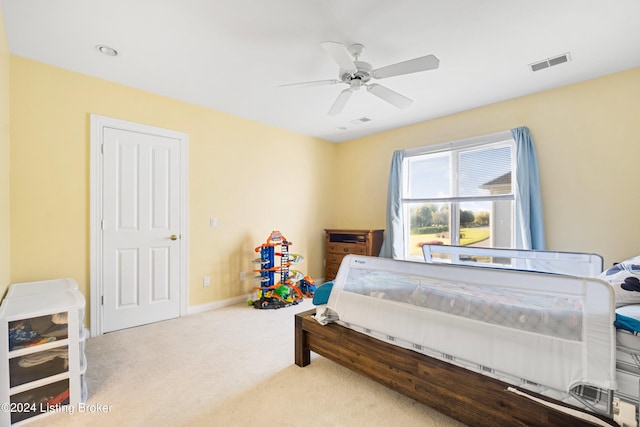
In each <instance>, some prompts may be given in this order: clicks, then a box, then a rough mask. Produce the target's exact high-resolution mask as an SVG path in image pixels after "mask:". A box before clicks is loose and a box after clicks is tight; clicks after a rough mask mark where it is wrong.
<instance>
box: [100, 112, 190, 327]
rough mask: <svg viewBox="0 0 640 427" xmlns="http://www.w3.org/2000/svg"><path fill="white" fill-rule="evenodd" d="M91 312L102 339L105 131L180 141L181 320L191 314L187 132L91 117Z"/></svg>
mask: <svg viewBox="0 0 640 427" xmlns="http://www.w3.org/2000/svg"><path fill="white" fill-rule="evenodd" d="M90 127H91V131H90V146H91V147H90V157H91V160H90V179H91V184H90V199H91V201H90V214H89V217H90V248H89V253H90V290H89V295H90V298H89V299H90V309H91V329H90V332H91V336H99V335H102V334H103V333H104V332H103V330H104V329H103V305H102V296H103V289H104V284H103V283H102V259H103V253H102V243H103V242H102V209H103V204H102V202H103V176H104V175H103V161H102V144H103V138H104V132H103V130H104V128H114V129H119V130H125V131H131V132H138V133H147V134H150V135H159V136H164V137H168V138H172V139H177V140H179V141H180V192H181V200H180V230H181V231H180V239H179V242H180V243H179V244H180V254H181V256H180V274H179V277H180V279H179V280H180V317H182V316H185V315H186V314H187V309H188V303H187V302H188V300H189V286H188V283H189V280H188V279H189V272H188V265H189V263H188V247H189V244H188V242H189V233H188V231H189V228H188V206H189V205H188V188H189V187H188V176H189V174H188V157H187V156H188V153H189V136H188V135H187V134H186V133H184V132H179V131H174V130H170V129H164V128H160V127H155V126H149V125H145V124H141V123H135V122H129V121H126V120H120V119H115V118H112V117H106V116H101V115H97V114H90Z"/></svg>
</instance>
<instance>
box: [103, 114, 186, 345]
mask: <svg viewBox="0 0 640 427" xmlns="http://www.w3.org/2000/svg"><path fill="white" fill-rule="evenodd" d="M124 127H126V126H124ZM149 130H150V129H149V128H147V127H142V128H140V129H136V128H135V126H134V127H133V128H130V127H129V128H122V127H110V126H103V127H102V130H101V139H102V144H101V149H100V152H101V153H100V157H101V170H102V179H101V181H102V186H101V193H102V195H101V202H102V203H101V209H98V210H99V211H101V212H100V215H99V216H100V217H101V219H100V225H99V228H100V230H98V233H99V234H100V239H99V240H100V241H101V247H100V250H99V252H100V253H101V257H100V259H99V260H98V263H99V264H100V265H99V267H97V270H98V274H97V276H98V277H97V280H98V282H99V283H101V290H102V292H101V296H100V301H99V306H98V309H99V310H100V311H101V328H99V329H100V331H99V332H100V333H103V332H110V331H114V330H118V329H123V328H129V327H133V326H139V325H143V324H147V323H152V322H157V321H161V320H166V319H171V318H174V317H178V316H180V314H181V307H182V302H183V301H182V299H183V295H184V292H182V288H183V287H184V286H186V283H183V278H184V277H185V275H184V274H181V270H182V269H183V268H184V265H185V263H184V260H183V259H182V257H184V256H185V254H184V253H183V252H185V251H184V245H183V244H182V243H183V241H182V238H183V234H184V230H183V226H184V218H182V215H183V212H184V209H183V206H182V204H183V203H184V200H185V199H184V195H183V194H182V192H183V191H184V189H183V185H182V182H183V181H182V180H183V174H184V171H183V170H182V168H183V161H182V159H181V156H182V155H183V150H182V145H181V144H182V143H183V141H182V140H181V139H180V138H176V137H175V136H174V135H172V134H169V135H163V134H162V132H155V131H154V132H150V131H149ZM152 130H155V129H152ZM92 292H93V290H92ZM92 329H94V325H93V317H92Z"/></svg>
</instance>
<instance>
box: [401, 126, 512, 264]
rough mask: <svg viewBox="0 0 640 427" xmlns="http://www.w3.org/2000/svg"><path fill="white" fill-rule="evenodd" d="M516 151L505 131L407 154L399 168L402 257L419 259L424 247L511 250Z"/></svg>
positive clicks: (411, 151) (508, 134)
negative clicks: (446, 246) (400, 169)
mask: <svg viewBox="0 0 640 427" xmlns="http://www.w3.org/2000/svg"><path fill="white" fill-rule="evenodd" d="M487 139H488V140H487ZM514 152H515V142H514V140H513V137H512V136H511V134H510V133H509V132H506V133H500V134H494V135H490V136H489V138H482V139H474V140H467V141H461V142H457V143H448V144H444V145H437V146H432V147H425V148H422V149H419V150H408V151H407V155H406V157H405V159H404V161H403V164H402V170H403V180H402V182H403V188H402V207H403V218H404V220H403V222H404V242H405V245H406V247H405V254H406V255H405V256H406V258H407V259H422V244H424V243H432V244H433V243H436V244H445V245H474V246H485V247H503V248H513V247H515V244H514V236H515V233H514V222H515V221H514V212H515V185H513V184H512V181H513V180H512V176H515V158H514V157H515V156H514Z"/></svg>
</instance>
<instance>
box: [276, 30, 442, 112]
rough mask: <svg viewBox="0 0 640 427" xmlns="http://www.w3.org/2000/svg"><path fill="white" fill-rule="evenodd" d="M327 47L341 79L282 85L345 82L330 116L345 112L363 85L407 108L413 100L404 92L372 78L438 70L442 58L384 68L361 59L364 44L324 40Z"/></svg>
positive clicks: (422, 58)
mask: <svg viewBox="0 0 640 427" xmlns="http://www.w3.org/2000/svg"><path fill="white" fill-rule="evenodd" d="M321 45H322V47H323V48H324V50H325V51H326V52H327V53H328V54H329V55H330V56H331V57H332V58H333V60H334V61H335V62H336V63H337V64H338V65H339V66H340V70H339V72H338V78H337V79H332V80H316V81H311V82H302V83H291V84H285V85H281V86H280V87H286V86H318V85H332V84H336V83H344V84H346V85H348V86H349V87H348V88H346V89H344V90H343V91H342V92H340V94H338V97H337V98H336V100H335V101H334V102H333V105H331V108H330V109H329V112H328V113H327V114H328V115H329V116H336V115H338V114H340V113H341V112H342V110H343V109H344V107H345V105H347V101H349V98H350V97H351V95H352V94H353V92H355V91H356V90H359V89H360V88H361V87H363V86H364V87H365V88H366V89H367V92H369V93H371V94H373V95H375V96H377V97H378V98H380V99H382V100H384V101H387V102H388V103H390V104H391V105H394V106H395V107H397V108H407V107H408V106H409V105H411V103H412V102H413V101H412V100H411V99H409V98H407V97H406V96H404V95H401V94H399V93H398V92H395V91H393V90H391V89H389V88H387V87H385V86H382V85H379V84H378V83H369V82H370V80H371V79H385V78H387V77H394V76H400V75H403V74H411V73H417V72H420V71H428V70H435V69H436V68H438V66H439V64H440V60H439V59H438V58H437V57H435V56H434V55H427V56H421V57H419V58H414V59H410V60H408V61H403V62H398V63H396V64H391V65H387V66H385V67H381V68H375V69H374V68H373V67H372V66H371V64H369V63H368V62H363V61H360V60H359V59H360V55H361V54H362V52H363V51H364V46H363V45H361V44H359V43H356V44H352V45H351V46H349V47H348V48H347V47H346V46H345V45H344V44H342V43H340V42H334V41H327V42H323V43H321Z"/></svg>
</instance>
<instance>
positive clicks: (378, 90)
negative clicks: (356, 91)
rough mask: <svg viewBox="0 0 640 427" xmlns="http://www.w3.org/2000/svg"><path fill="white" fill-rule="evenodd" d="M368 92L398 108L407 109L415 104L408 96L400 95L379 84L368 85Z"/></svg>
mask: <svg viewBox="0 0 640 427" xmlns="http://www.w3.org/2000/svg"><path fill="white" fill-rule="evenodd" d="M367 90H368V91H369V92H371V93H372V94H374V95H375V96H377V97H378V98H380V99H382V100H384V101H387V102H388V103H389V104H391V105H393V106H395V107H398V108H407V107H408V106H410V105H411V104H412V103H413V101H412V100H411V99H409V98H407V97H406V96H404V95H400V94H399V93H398V92H395V91H393V90H391V89H389V88H386V87H384V86H381V85H379V84H377V83H372V84H370V85H368V86H367Z"/></svg>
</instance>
